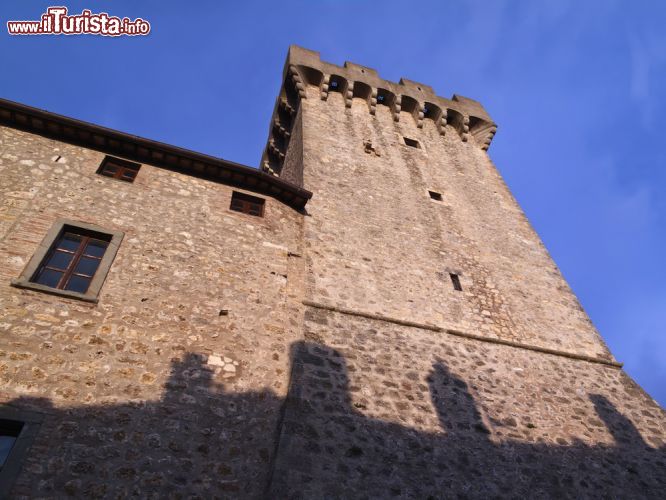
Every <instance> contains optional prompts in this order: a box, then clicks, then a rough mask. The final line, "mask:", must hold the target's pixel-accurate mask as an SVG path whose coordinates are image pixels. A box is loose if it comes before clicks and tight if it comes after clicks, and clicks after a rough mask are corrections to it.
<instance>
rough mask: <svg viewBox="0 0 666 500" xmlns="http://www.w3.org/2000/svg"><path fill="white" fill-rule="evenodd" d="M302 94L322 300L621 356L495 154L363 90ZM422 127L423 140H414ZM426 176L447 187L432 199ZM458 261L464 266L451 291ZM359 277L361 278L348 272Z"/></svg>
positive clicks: (310, 250) (312, 246)
mask: <svg viewBox="0 0 666 500" xmlns="http://www.w3.org/2000/svg"><path fill="white" fill-rule="evenodd" d="M306 90H307V99H303V100H302V102H301V108H302V111H301V112H302V113H303V124H304V171H305V187H306V189H310V190H312V191H313V192H314V193H315V196H314V197H313V199H312V200H311V202H310V203H309V205H308V213H309V214H310V215H311V217H308V218H307V220H306V240H307V258H308V265H309V269H310V272H311V279H312V280H313V282H312V286H311V288H310V289H309V292H308V296H309V297H310V298H311V300H313V301H315V302H323V303H326V304H329V305H334V306H339V307H345V308H349V309H353V310H358V311H364V312H369V313H376V314H383V315H385V316H389V317H394V318H398V319H404V320H410V321H415V322H421V323H427V324H435V325H439V326H443V327H446V328H454V329H458V330H462V331H463V332H468V333H473V334H476V335H482V336H485V337H489V338H500V339H504V340H510V341H515V342H520V343H524V344H529V345H533V346H539V347H544V348H551V349H559V350H563V351H567V352H571V353H576V354H581V355H588V356H592V357H600V358H603V359H612V356H611V355H610V353H609V352H608V349H607V348H606V346H605V345H604V343H603V341H602V340H601V338H600V336H599V335H598V333H597V331H596V330H595V328H594V326H593V325H592V323H591V322H590V320H589V319H588V317H587V315H586V314H585V312H584V311H583V310H582V308H581V306H580V304H579V303H578V301H577V299H576V297H575V296H574V294H573V293H572V292H571V290H570V289H569V287H568V285H567V283H566V282H565V280H564V279H563V278H562V276H561V274H560V273H559V271H558V269H557V267H556V266H555V264H554V263H553V261H552V260H551V259H550V257H549V255H548V253H547V251H546V250H545V248H544V247H543V245H542V244H541V242H540V240H539V238H538V236H537V235H536V233H535V232H534V231H533V230H532V228H531V227H530V225H529V223H528V222H527V220H526V218H525V216H524V215H523V213H522V211H521V210H520V208H519V207H518V205H517V204H516V202H515V200H514V199H513V197H512V196H511V194H510V192H509V191H508V189H507V187H506V186H505V184H504V183H503V181H502V179H501V177H500V176H499V174H498V172H497V171H496V169H495V168H494V166H493V165H492V163H491V162H490V160H489V159H488V156H487V154H486V153H485V152H484V151H482V150H481V149H480V147H479V146H478V145H476V144H474V140H473V138H470V141H469V142H467V143H465V142H462V140H461V138H460V136H459V134H458V133H457V132H456V131H455V130H454V129H453V128H452V127H450V126H448V127H447V132H446V135H445V136H444V137H442V136H441V135H440V134H439V132H438V130H437V129H436V126H435V124H434V122H433V121H432V120H428V119H426V120H424V126H423V128H422V129H418V128H417V127H416V122H415V120H414V118H413V117H412V115H411V114H408V113H405V112H403V113H401V117H400V121H399V122H397V123H396V122H395V121H394V120H393V118H392V116H391V112H390V110H389V108H388V107H387V106H382V105H378V106H377V111H376V116H372V115H370V114H369V112H368V106H367V103H366V102H365V101H364V100H362V99H358V98H354V100H353V103H352V106H351V108H350V109H345V106H344V100H343V96H342V95H341V94H340V93H339V92H331V93H330V95H329V97H328V100H327V101H322V100H321V99H320V98H319V96H318V89H317V88H315V87H313V86H308V87H307V89H306ZM403 136H406V137H408V138H412V139H416V140H418V141H419V142H420V146H421V147H420V148H418V149H417V148H413V147H409V146H407V145H405V144H404V143H403V140H402V137H403ZM428 190H432V191H436V192H439V193H441V194H442V197H443V200H442V201H441V202H437V201H434V200H431V199H430V197H429V195H428ZM449 272H455V273H460V274H461V281H462V286H463V292H462V293H461V292H456V291H454V289H453V287H452V284H451V280H450V278H449ZM351 284H353V286H350V285H351Z"/></svg>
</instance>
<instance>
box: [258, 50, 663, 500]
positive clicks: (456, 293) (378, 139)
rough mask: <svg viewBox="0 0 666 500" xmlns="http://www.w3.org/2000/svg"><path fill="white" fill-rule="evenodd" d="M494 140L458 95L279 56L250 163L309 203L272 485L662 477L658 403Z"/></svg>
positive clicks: (475, 487)
mask: <svg viewBox="0 0 666 500" xmlns="http://www.w3.org/2000/svg"><path fill="white" fill-rule="evenodd" d="M495 131H496V125H495V123H494V122H493V120H492V119H491V118H490V116H489V115H488V114H487V113H486V111H485V110H484V109H483V107H482V106H481V105H480V104H479V103H478V102H476V101H474V100H472V99H469V98H465V97H461V96H457V95H454V96H453V98H452V99H445V98H441V97H438V96H436V95H435V94H434V93H433V90H432V88H431V87H429V86H427V85H424V84H422V83H418V82H413V81H410V80H406V79H401V80H400V82H399V83H398V84H395V83H392V82H388V81H386V80H383V79H381V78H380V77H379V76H378V74H377V72H376V71H375V70H373V69H371V68H368V67H364V66H359V65H357V64H352V63H349V62H346V63H345V64H344V67H339V66H335V65H332V64H328V63H326V62H323V61H321V60H320V58H319V54H318V53H316V52H312V51H309V50H305V49H302V48H299V47H291V49H290V51H289V56H288V60H287V64H286V66H285V73H284V84H283V87H282V90H281V93H280V97H279V98H278V101H277V105H276V108H275V112H274V115H273V120H272V122H271V129H270V134H269V140H268V145H267V148H266V150H265V153H264V156H263V162H262V166H263V168H264V169H265V170H267V171H270V172H272V173H274V174H275V175H279V176H280V177H283V178H285V179H288V180H289V181H291V182H294V183H297V184H299V185H302V186H304V187H306V188H307V189H309V190H311V191H313V193H314V196H313V198H312V200H311V201H310V202H309V204H308V206H307V207H306V210H307V216H306V217H305V219H304V223H303V239H304V250H303V252H304V253H303V259H304V260H305V287H304V296H303V304H304V306H305V311H304V316H303V335H304V341H305V344H304V345H301V346H299V347H298V348H297V349H296V350H295V352H294V353H293V357H294V359H295V366H294V368H293V372H292V373H293V374H292V380H291V387H290V397H289V399H288V401H287V407H286V412H285V416H284V423H283V424H282V427H281V429H282V430H281V432H282V436H281V440H280V444H279V448H278V453H277V460H276V467H275V471H274V473H273V480H272V483H271V489H270V491H271V493H272V495H271V496H273V497H275V498H286V497H292V496H299V495H301V494H302V495H303V496H305V497H311V498H323V497H340V498H349V497H366V496H367V497H370V498H376V497H391V496H398V497H400V496H403V497H410V498H439V497H444V498H448V497H453V496H459V495H462V496H472V497H482V498H488V497H498V496H511V497H514V496H520V497H535V496H562V495H564V496H566V495H571V496H573V497H580V496H628V497H635V496H648V497H649V496H656V495H658V493H657V492H658V491H659V490H660V489H662V490H663V488H664V486H666V467H664V451H665V449H664V440H663V439H664V414H663V411H662V410H661V409H660V408H659V407H658V405H656V404H655V403H654V402H653V401H652V400H651V399H650V398H649V397H648V396H647V395H646V394H645V393H644V392H643V391H642V390H641V389H640V388H638V387H637V386H636V384H635V383H634V382H633V381H631V380H630V379H629V377H628V376H627V375H626V374H625V373H624V372H623V371H622V370H621V369H620V368H621V364H620V363H618V362H617V361H616V360H615V358H614V357H613V356H612V354H611V353H610V352H609V350H608V348H607V347H606V345H605V343H604V342H603V340H602V339H601V337H600V335H599V334H598V332H597V331H596V330H595V328H594V326H593V325H592V323H591V321H590V320H589V318H588V317H587V315H586V313H585V312H584V311H583V309H582V307H581V306H580V304H579V302H578V300H577V299H576V297H575V295H574V294H573V293H572V291H571V289H570V288H569V286H568V285H567V283H566V281H565V280H564V279H563V277H562V275H561V273H560V272H559V270H558V268H557V266H556V265H555V264H554V262H553V261H552V259H551V258H550V256H549V255H548V252H547V250H546V249H545V248H544V246H543V244H542V243H541V241H540V239H539V237H538V235H537V234H536V233H535V231H534V230H533V229H532V227H531V226H530V224H529V222H528V221H527V219H526V218H525V216H524V214H523V212H522V210H521V209H520V207H519V206H518V204H517V203H516V201H515V199H514V198H513V197H512V195H511V193H510V192H509V190H508V189H507V186H506V185H505V183H504V182H503V180H502V178H501V177H500V175H499V173H498V172H497V170H496V168H495V167H494V165H493V164H492V162H491V160H490V158H489V157H488V155H487V153H486V150H487V149H488V147H489V145H490V142H491V140H492V138H493V135H494V134H495ZM637 429H638V430H637ZM646 450H647V451H646ZM658 457H660V458H658Z"/></svg>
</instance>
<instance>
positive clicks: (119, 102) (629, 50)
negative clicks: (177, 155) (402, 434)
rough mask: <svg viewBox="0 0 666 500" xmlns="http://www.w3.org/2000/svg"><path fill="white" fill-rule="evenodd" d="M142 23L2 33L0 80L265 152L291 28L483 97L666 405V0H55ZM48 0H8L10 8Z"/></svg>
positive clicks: (531, 200) (608, 324)
mask: <svg viewBox="0 0 666 500" xmlns="http://www.w3.org/2000/svg"><path fill="white" fill-rule="evenodd" d="M55 3H56V4H60V5H62V4H64V5H66V6H67V7H69V9H70V12H76V13H78V12H80V11H81V9H83V8H89V9H91V10H93V11H94V12H100V11H106V12H108V13H109V14H111V15H117V16H119V17H124V16H127V17H130V18H135V17H142V18H144V19H146V20H148V21H149V22H150V23H151V25H152V32H151V34H150V35H149V36H147V37H135V38H129V37H124V38H121V39H115V38H105V37H92V36H73V37H64V36H58V37H55V36H44V37H10V36H9V35H7V34H6V32H5V33H4V35H0V61H1V62H2V65H1V69H0V96H2V97H4V98H7V99H12V100H16V101H19V102H22V103H25V104H29V105H32V106H36V107H39V108H43V109H47V110H49V111H54V112H57V113H61V114H65V115H68V116H73V117H76V118H79V119H83V120H87V121H91V122H94V123H98V124H101V125H104V126H108V127H112V128H116V129H119V130H122V131H125V132H129V133H133V134H137V135H141V136H144V137H148V138H151V139H156V140H160V141H164V142H167V143H171V144H174V145H178V146H181V147H186V148H190V149H194V150H196V151H201V152H204V153H208V154H212V155H215V156H220V157H223V158H226V159H229V160H233V161H237V162H240V163H245V164H248V165H252V166H255V165H257V164H258V162H259V158H260V155H261V150H262V146H263V144H264V142H265V140H266V134H267V127H268V120H269V118H270V114H271V110H272V106H273V102H274V98H275V95H276V93H277V91H278V88H279V85H280V74H281V70H282V64H283V62H284V58H285V55H286V52H287V47H288V46H289V44H292V43H293V44H298V45H302V46H305V47H307V48H311V49H313V50H318V51H320V52H321V55H322V58H323V59H324V60H327V61H329V62H333V63H337V64H342V63H343V62H344V61H345V60H349V61H353V62H356V63H359V64H363V65H366V66H370V67H372V68H375V69H377V70H378V71H379V73H380V75H382V76H383V77H384V78H387V79H390V80H394V81H398V80H399V79H400V77H401V76H404V77H406V78H409V79H411V80H416V81H420V82H423V83H426V84H429V85H432V86H433V88H434V89H435V90H436V91H437V93H438V94H439V95H442V96H446V97H450V96H451V95H452V94H453V93H457V94H461V95H465V96H469V97H472V98H474V99H477V100H479V101H481V102H482V103H483V104H484V106H485V107H486V109H487V110H488V111H489V112H490V114H491V116H492V117H493V118H494V119H495V121H496V122H497V123H498V124H499V130H498V133H497V135H496V136H495V139H494V141H493V144H492V146H491V148H490V151H489V153H490V156H491V157H492V159H493V161H494V162H495V164H496V165H497V167H498V168H499V169H500V171H501V173H502V175H503V176H504V177H505V179H506V181H507V183H508V185H509V187H510V188H511V190H512V191H513V193H514V195H515V196H516V198H517V199H518V201H519V202H520V204H521V205H522V207H523V209H524V210H525V212H526V213H527V216H528V218H529V219H530V221H531V222H532V224H533V225H534V227H535V228H536V230H537V232H538V233H539V235H540V236H541V238H542V239H543V240H544V243H545V244H546V246H547V248H548V249H549V250H550V252H551V254H552V256H553V258H554V259H555V261H556V263H557V264H558V265H559V267H560V269H561V270H562V272H563V273H564V275H565V277H566V278H567V280H568V281H569V283H570V284H571V286H572V288H573V290H574V292H575V293H576V294H577V295H578V297H579V298H580V300H581V302H582V304H583V306H584V307H585V309H586V310H587V312H588V313H589V315H590V316H591V318H592V320H593V321H594V323H595V324H596V326H597V327H598V328H599V330H600V332H601V333H602V335H603V337H604V339H605V340H606V342H607V343H608V344H609V346H610V348H611V350H612V351H613V353H614V354H615V356H616V357H617V358H618V359H619V360H620V361H623V362H625V364H626V365H625V368H626V370H627V371H628V373H629V374H631V375H632V376H633V377H634V378H635V379H636V380H637V381H638V382H639V383H640V384H641V385H642V386H643V387H644V388H645V389H646V390H647V391H648V392H649V393H650V394H651V395H652V396H653V397H654V398H655V399H657V401H659V402H660V403H661V405H662V406H665V405H666V338H665V336H664V333H665V331H664V330H665V326H666V266H665V265H664V255H665V248H664V247H665V246H666V230H665V229H664V228H665V227H666V197H664V187H666V169H665V168H664V166H665V163H666V153H664V148H663V147H662V144H663V143H664V138H663V137H662V135H663V133H662V131H661V130H660V129H659V126H660V125H659V124H660V123H661V121H662V120H663V116H666V30H665V29H664V28H663V26H664V24H665V22H666V2H662V1H659V0H654V1H640V0H632V1H613V0H602V1H580V0H572V1H568V0H563V1H541V2H539V1H519V0H513V1H509V0H507V1H490V0H486V1H462V0H459V1H443V0H439V1H435V2H417V1H413V2H391V1H382V2H370V1H362V0H358V1H352V0H337V1H333V0H310V1H305V0H303V1H282V2H275V1H272V2H251V1H245V2H220V1H215V2H207V1H197V2H191V3H185V2H163V1H160V2H158V1H140V2H137V1H133V2H129V1H120V0H116V1H113V2H101V1H94V0H89V1H88V2H55ZM49 5H52V3H51V2H40V1H31V2H26V1H25V0H20V1H17V0H10V1H8V0H5V1H4V2H3V4H2V8H1V11H2V24H3V30H4V29H5V28H4V23H5V21H7V20H13V19H38V18H39V17H40V15H41V13H42V12H44V11H45V10H46V8H47V7H48V6H49Z"/></svg>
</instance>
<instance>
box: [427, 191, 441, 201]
mask: <svg viewBox="0 0 666 500" xmlns="http://www.w3.org/2000/svg"><path fill="white" fill-rule="evenodd" d="M428 194H429V195H430V198H431V199H433V200H435V201H442V193H438V192H437V191H430V190H428Z"/></svg>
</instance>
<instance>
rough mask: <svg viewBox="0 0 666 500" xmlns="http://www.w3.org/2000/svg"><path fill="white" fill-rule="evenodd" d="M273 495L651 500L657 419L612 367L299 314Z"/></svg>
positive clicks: (656, 483)
mask: <svg viewBox="0 0 666 500" xmlns="http://www.w3.org/2000/svg"><path fill="white" fill-rule="evenodd" d="M305 317H306V322H305V342H303V343H301V344H297V345H295V346H294V347H293V351H292V357H293V359H294V365H295V366H294V375H293V378H292V383H291V388H290V395H289V399H288V405H287V410H286V413H285V418H284V425H283V435H282V440H281V443H280V448H279V453H278V455H277V463H276V467H275V473H274V476H273V477H274V480H273V483H272V489H271V492H270V493H271V494H270V497H271V498H660V497H661V496H662V495H663V491H664V488H666V425H665V422H666V412H664V411H663V410H662V409H661V408H660V407H659V406H658V405H657V404H656V403H655V402H654V401H653V400H652V399H651V398H650V397H649V396H647V395H646V394H645V393H644V392H643V391H642V390H641V389H640V388H639V387H638V386H637V385H636V384H635V383H634V382H633V381H632V380H631V379H630V378H629V377H628V376H627V375H626V374H625V373H624V372H622V371H621V370H618V369H617V368H614V367H610V366H604V365H600V364H594V363H589V362H585V361H581V360H572V359H567V358H563V357H560V356H553V355H546V354H542V353H535V352H532V351H529V350H524V349H516V348H514V347H507V346H501V345H495V344H490V343H485V342H479V341H475V340H466V339H460V338H457V337H452V336H449V335H446V334H443V333H437V332H432V331H428V330H423V329H418V328H409V327H405V326H401V325H396V324H392V323H389V322H385V321H376V320H372V319H367V318H358V317H354V316H351V315H347V314H339V313H336V312H331V311H325V310H321V309H316V308H311V309H309V310H308V311H307V312H306V316H305Z"/></svg>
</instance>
